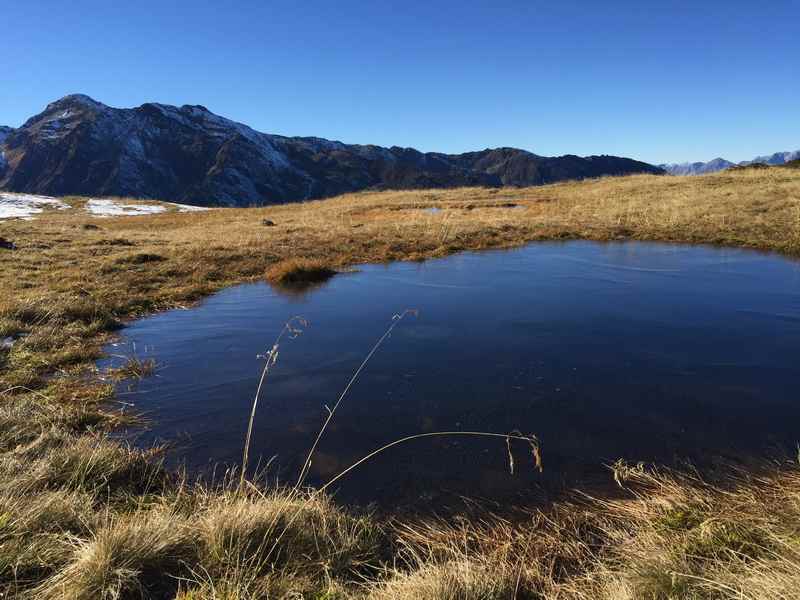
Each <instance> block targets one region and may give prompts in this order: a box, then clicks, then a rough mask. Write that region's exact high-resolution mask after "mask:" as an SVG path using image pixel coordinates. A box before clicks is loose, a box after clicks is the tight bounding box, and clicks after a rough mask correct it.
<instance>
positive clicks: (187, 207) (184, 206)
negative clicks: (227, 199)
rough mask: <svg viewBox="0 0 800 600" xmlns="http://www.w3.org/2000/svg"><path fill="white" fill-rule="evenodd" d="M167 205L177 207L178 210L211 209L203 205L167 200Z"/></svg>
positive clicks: (197, 210) (200, 210)
mask: <svg viewBox="0 0 800 600" xmlns="http://www.w3.org/2000/svg"><path fill="white" fill-rule="evenodd" d="M166 204H168V205H169V206H175V207H177V208H178V212H203V211H204V210H211V209H210V208H206V207H205V206H192V205H190V204H176V203H175V202H167V203H166Z"/></svg>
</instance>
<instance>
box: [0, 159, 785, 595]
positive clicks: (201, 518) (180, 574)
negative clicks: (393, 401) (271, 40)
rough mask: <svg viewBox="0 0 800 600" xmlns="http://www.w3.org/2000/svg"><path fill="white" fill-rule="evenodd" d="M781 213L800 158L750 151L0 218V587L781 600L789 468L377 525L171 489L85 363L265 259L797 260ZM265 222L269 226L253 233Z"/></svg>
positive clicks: (244, 494) (264, 500)
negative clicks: (515, 182)
mask: <svg viewBox="0 0 800 600" xmlns="http://www.w3.org/2000/svg"><path fill="white" fill-rule="evenodd" d="M512 204H513V205H516V208H514V209H513V210H512V209H510V208H507V207H508V206H509V205H512ZM429 208H438V209H440V210H439V211H438V212H431V211H428V210H426V209H429ZM798 215H800V172H799V171H797V170H793V169H759V170H742V171H735V172H725V173H720V174H715V175H710V176H703V177H694V178H688V177H686V178H684V177H656V176H633V177H624V178H607V179H601V180H594V181H585V182H580V183H563V184H557V185H552V186H544V187H540V188H525V189H500V190H497V189H459V190H423V191H407V192H381V193H362V194H353V195H347V196H342V197H340V198H335V199H331V200H326V201H320V202H310V203H304V204H299V205H290V206H280V207H270V208H263V209H242V210H219V211H209V212H204V213H180V214H179V213H166V214H159V215H150V216H146V217H125V218H109V219H104V220H103V221H102V227H101V228H86V227H85V225H86V224H87V223H86V216H85V215H84V214H79V213H78V212H76V211H70V210H65V211H56V212H47V213H44V214H43V215H41V216H39V217H37V219H36V220H34V221H21V220H20V221H3V222H0V232H1V233H2V236H3V237H5V238H7V239H10V240H12V241H13V242H14V243H15V245H16V246H17V250H13V251H7V252H3V253H2V254H0V286H2V289H3V294H2V296H0V338H3V339H5V338H11V339H12V341H13V344H11V345H10V347H9V345H8V344H5V343H4V347H3V349H2V351H0V597H15V598H16V597H22V598H24V597H40V598H115V599H116V598H137V599H138V598H172V597H180V598H183V599H184V600H188V599H210V598H242V599H243V598H287V599H288V598H314V599H317V600H321V599H322V598H327V599H329V600H330V599H334V598H363V599H369V598H373V599H380V600H382V599H384V598H398V599H400V600H403V599H406V598H408V599H410V598H415V599H416V598H420V599H423V600H425V599H427V598H431V599H433V598H453V599H459V600H473V599H474V600H478V599H481V600H493V599H495V598H498V599H499V598H504V599H505V598H519V599H526V598H548V599H563V598H581V599H589V598H592V599H594V598H597V599H600V600H603V599H607V600H622V599H639V598H644V599H651V600H660V599H664V600H667V599H672V598H696V599H706V598H709V599H710V598H731V599H734V598H736V599H740V598H748V599H759V600H760V599H764V600H766V599H768V598H769V599H773V598H777V599H789V598H796V597H797V590H798V589H800V534H798V532H800V472H798V466H797V465H796V464H794V463H789V462H782V463H780V464H778V463H771V464H765V465H762V467H761V468H759V469H751V470H749V471H736V470H734V469H728V470H727V471H726V474H725V475H724V476H723V475H720V476H719V477H717V478H715V479H714V480H713V481H706V480H703V479H702V478H700V477H699V476H697V475H696V474H691V473H688V474H687V473H683V474H681V473H676V472H670V471H664V470H658V469H645V468H641V467H635V466H634V467H630V466H627V465H624V464H618V465H616V467H615V469H614V471H613V476H614V477H616V479H617V481H618V482H619V484H620V486H621V488H620V497H619V498H618V499H615V500H608V499H602V498H589V497H586V496H580V495H577V496H576V497H575V498H574V499H573V500H572V501H565V502H562V503H559V504H556V505H555V506H553V507H551V508H549V509H547V510H544V509H536V508H533V507H528V509H527V510H526V511H521V512H516V513H513V514H512V515H508V514H504V515H492V514H489V513H483V514H482V515H481V517H480V518H464V519H449V520H435V519H428V520H409V519H403V520H400V519H395V520H390V521H389V522H386V520H385V519H378V518H376V517H374V516H373V515H371V514H370V513H369V512H362V513H356V512H354V511H353V510H350V509H346V508H343V507H340V506H337V505H336V504H335V503H334V502H333V501H332V500H331V499H330V498H328V497H327V496H326V495H325V494H324V493H319V492H314V491H309V490H302V489H299V488H295V489H290V490H280V489H269V490H265V489H260V488H257V487H255V486H254V485H252V484H250V483H249V482H244V483H240V476H239V475H235V476H234V475H231V476H230V477H228V479H227V480H226V481H225V482H223V483H221V484H219V485H214V486H204V485H201V484H199V483H195V484H192V485H188V484H186V483H185V482H184V481H183V480H182V479H181V478H180V477H179V476H178V475H176V474H174V473H170V472H167V471H165V470H164V469H163V467H162V466H161V464H160V462H159V460H158V454H159V452H158V450H154V451H153V452H142V451H139V450H134V449H130V448H127V447H125V446H124V445H122V444H120V443H119V442H117V441H114V440H112V439H111V438H109V437H108V436H107V435H106V433H107V432H108V431H110V430H112V429H113V428H114V427H116V426H118V425H119V424H120V423H121V422H124V421H126V420H127V419H128V416H127V415H126V414H125V413H124V412H122V411H121V410H117V409H116V408H115V406H114V404H113V388H112V387H111V386H110V385H109V384H108V383H107V382H104V381H103V380H102V378H101V377H99V375H100V374H98V373H97V371H96V369H95V367H94V364H93V363H94V360H95V359H96V358H97V357H98V356H99V355H100V348H101V347H102V344H103V343H104V342H106V341H108V340H109V339H110V337H111V336H113V335H114V332H115V330H116V329H117V328H118V327H119V326H120V324H121V323H122V322H123V321H124V320H125V319H128V318H133V317H137V316H140V315H144V314H147V313H150V312H152V311H155V310H160V309H164V308H169V307H175V306H182V305H187V304H190V303H192V302H195V301H197V300H199V299H200V298H202V297H203V296H205V295H207V294H208V293H210V292H213V291H214V290H217V289H220V288H221V287H224V286H226V285H231V284H233V283H238V282H242V281H252V280H258V279H261V278H263V277H264V274H265V273H267V272H268V270H269V271H272V270H273V269H274V274H275V275H273V276H269V278H270V279H273V278H274V279H275V280H276V281H278V280H281V279H282V278H284V277H287V276H288V277H290V278H291V277H293V276H294V275H291V273H293V272H296V271H297V269H298V266H300V267H302V268H301V269H300V271H303V269H305V270H307V271H309V272H313V271H314V269H323V270H325V269H327V270H330V271H334V270H335V269H337V268H339V267H341V266H345V265H351V264H356V263H360V262H367V261H382V260H395V259H412V260H417V259H424V258H427V257H433V256H443V255H446V254H449V253H452V252H456V251H459V250H466V249H481V248H489V247H508V246H513V245H518V244H522V243H524V242H527V241H532V240H544V239H577V238H582V239H594V240H620V239H634V240H661V241H673V242H688V243H713V244H727V245H732V246H741V247H750V248H759V249H764V250H775V251H778V252H782V253H785V254H788V255H794V256H800V218H798ZM267 217H269V218H270V219H271V220H274V222H275V223H278V225H276V226H274V227H264V226H263V225H262V224H261V223H262V221H263V220H264V219H265V218H267ZM299 257H302V258H303V260H302V261H297V260H293V259H298V258H299ZM282 261H283V262H282ZM286 261H288V262H286ZM281 273H283V275H280V274H281ZM152 366H154V365H152ZM149 370H151V369H150V368H149V367H147V366H146V365H138V366H137V365H134V366H133V368H132V369H131V372H132V373H134V372H136V373H142V374H144V373H146V372H147V371H149ZM522 439H526V440H528V441H530V439H529V438H527V437H524V436H523V438H522ZM398 443H399V442H398ZM539 459H540V460H541V456H539ZM611 476H612V475H611V474H610V475H609V477H610V478H611Z"/></svg>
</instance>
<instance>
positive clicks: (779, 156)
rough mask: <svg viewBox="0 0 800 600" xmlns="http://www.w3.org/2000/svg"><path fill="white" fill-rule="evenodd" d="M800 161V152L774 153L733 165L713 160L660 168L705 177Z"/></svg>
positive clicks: (717, 159) (719, 159)
mask: <svg viewBox="0 0 800 600" xmlns="http://www.w3.org/2000/svg"><path fill="white" fill-rule="evenodd" d="M798 159H800V150H795V151H793V152H775V153H774V154H769V155H767V156H756V157H755V158H754V159H752V160H743V161H741V162H738V163H735V162H731V161H729V160H726V159H724V158H715V159H713V160H709V161H708V162H693V163H689V162H686V163H672V164H660V165H658V166H659V167H660V168H662V169H664V170H665V171H666V172H667V173H669V174H670V175H705V174H706V173H716V172H717V171H724V170H725V169H730V168H731V167H747V166H750V165H770V166H779V165H785V164H786V163H790V162H792V161H795V160H798Z"/></svg>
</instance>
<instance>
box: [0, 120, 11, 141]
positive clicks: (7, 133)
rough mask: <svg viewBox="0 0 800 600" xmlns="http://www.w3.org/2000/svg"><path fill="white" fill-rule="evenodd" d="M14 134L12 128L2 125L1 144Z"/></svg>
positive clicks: (0, 128)
mask: <svg viewBox="0 0 800 600" xmlns="http://www.w3.org/2000/svg"><path fill="white" fill-rule="evenodd" d="M12 133H14V130H13V129H12V128H11V127H6V126H5V125H0V144H2V143H3V142H4V141H5V139H6V138H7V137H8V136H10V135H11V134H12Z"/></svg>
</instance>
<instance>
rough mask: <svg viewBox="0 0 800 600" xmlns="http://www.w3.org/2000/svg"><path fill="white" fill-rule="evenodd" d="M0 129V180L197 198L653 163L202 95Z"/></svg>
mask: <svg viewBox="0 0 800 600" xmlns="http://www.w3.org/2000/svg"><path fill="white" fill-rule="evenodd" d="M2 135H4V136H5V138H4V140H3V139H0V153H2V154H0V189H3V190H7V191H13V192H25V193H31V194H42V195H50V196H63V195H69V194H72V195H84V196H130V197H136V198H156V199H161V200H170V201H174V202H181V203H186V204H195V205H200V206H216V205H219V206H252V205H269V204H281V203H284V202H291V201H297V200H308V199H314V198H323V197H328V196H334V195H337V194H341V193H346V192H354V191H359V190H364V189H410V188H449V187H459V186H493V187H499V186H530V185H541V184H545V183H552V182H556V181H562V180H567V179H585V178H590V177H598V176H603V175H625V174H631V173H661V172H662V171H661V170H660V169H658V168H657V167H654V166H652V165H648V164H646V163H642V162H638V161H635V160H631V159H627V158H618V157H614V156H589V157H585V158H581V157H578V156H572V155H566V156H561V157H544V156H537V155H535V154H532V153H530V152H527V151H525V150H519V149H516V148H496V149H487V150H483V151H480V152H469V153H465V154H442V153H435V152H428V153H422V152H419V151H417V150H414V149H413V148H399V147H396V146H394V147H391V148H382V147H379V146H371V145H366V146H362V145H352V144H343V143H341V142H336V141H329V140H325V139H321V138H315V137H284V136H278V135H269V134H265V133H260V132H258V131H255V130H253V129H251V128H250V127H247V126H246V125H242V124H240V123H236V122H234V121H231V120H228V119H225V118H223V117H220V116H217V115H215V114H213V113H212V112H210V111H209V110H207V109H206V108H204V107H202V106H181V107H175V106H168V105H164V104H154V103H149V104H143V105H142V106H139V107H138V108H131V109H118V108H111V107H109V106H106V105H104V104H101V103H100V102H97V101H95V100H93V99H91V98H89V97H87V96H82V95H73V96H67V97H65V98H62V99H61V100H58V101H56V102H53V103H52V104H49V105H48V106H47V108H45V110H44V111H43V112H42V113H40V114H38V115H36V116H34V117H32V118H31V119H29V120H28V121H27V122H26V123H25V124H24V125H22V127H20V128H19V129H16V130H8V131H6V132H5V133H4V134H2Z"/></svg>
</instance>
